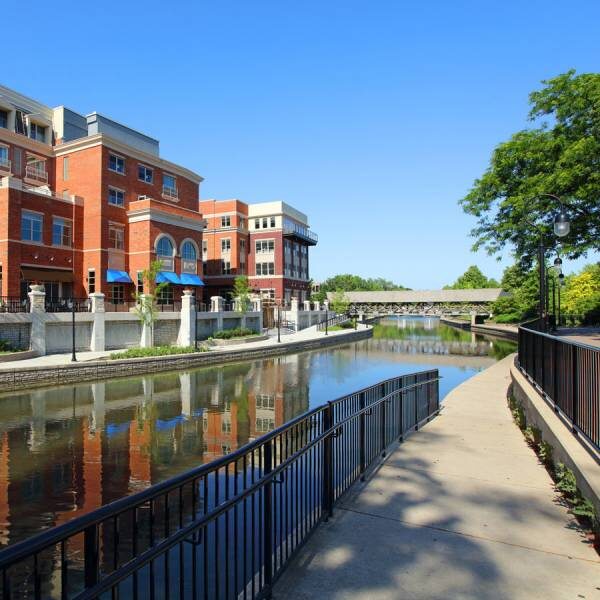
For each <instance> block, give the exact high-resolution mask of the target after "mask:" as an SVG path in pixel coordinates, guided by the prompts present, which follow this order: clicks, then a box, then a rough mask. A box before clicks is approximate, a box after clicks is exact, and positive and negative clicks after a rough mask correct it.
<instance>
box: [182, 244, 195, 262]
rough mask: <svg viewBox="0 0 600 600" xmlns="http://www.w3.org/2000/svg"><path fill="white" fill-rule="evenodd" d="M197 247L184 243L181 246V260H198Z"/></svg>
mask: <svg viewBox="0 0 600 600" xmlns="http://www.w3.org/2000/svg"><path fill="white" fill-rule="evenodd" d="M196 257H197V255H196V247H195V246H194V244H192V242H183V245H182V246H181V258H183V260H196Z"/></svg>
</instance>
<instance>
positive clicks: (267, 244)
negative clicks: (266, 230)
mask: <svg viewBox="0 0 600 600" xmlns="http://www.w3.org/2000/svg"><path fill="white" fill-rule="evenodd" d="M274 250H275V241H274V240H258V241H257V242H256V253H257V254H265V253H267V252H273V251H274Z"/></svg>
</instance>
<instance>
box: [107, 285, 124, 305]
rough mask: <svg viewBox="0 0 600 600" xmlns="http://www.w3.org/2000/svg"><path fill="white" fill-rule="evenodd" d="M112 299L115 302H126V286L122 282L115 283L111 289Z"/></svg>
mask: <svg viewBox="0 0 600 600" xmlns="http://www.w3.org/2000/svg"><path fill="white" fill-rule="evenodd" d="M110 301H111V302H112V303H113V304H123V303H124V302H125V286H124V285H122V284H119V285H113V286H112V287H111V289H110Z"/></svg>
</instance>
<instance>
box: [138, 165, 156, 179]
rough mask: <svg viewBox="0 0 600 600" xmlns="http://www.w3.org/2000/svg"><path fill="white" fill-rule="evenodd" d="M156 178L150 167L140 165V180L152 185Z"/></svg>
mask: <svg viewBox="0 0 600 600" xmlns="http://www.w3.org/2000/svg"><path fill="white" fill-rule="evenodd" d="M153 177H154V171H153V170H152V169H151V168H150V167H146V166H145V165H138V179H139V180H140V181H144V182H145V183H152V178H153Z"/></svg>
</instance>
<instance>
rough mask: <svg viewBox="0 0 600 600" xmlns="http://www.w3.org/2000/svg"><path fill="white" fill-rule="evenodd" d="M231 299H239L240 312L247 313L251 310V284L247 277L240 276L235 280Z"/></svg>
mask: <svg viewBox="0 0 600 600" xmlns="http://www.w3.org/2000/svg"><path fill="white" fill-rule="evenodd" d="M231 297H232V298H233V299H234V300H235V299H236V298H237V299H239V312H247V311H248V309H249V308H250V284H249V283H248V277H246V275H238V276H237V277H236V278H235V279H234V280H233V291H232V292H231Z"/></svg>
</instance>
